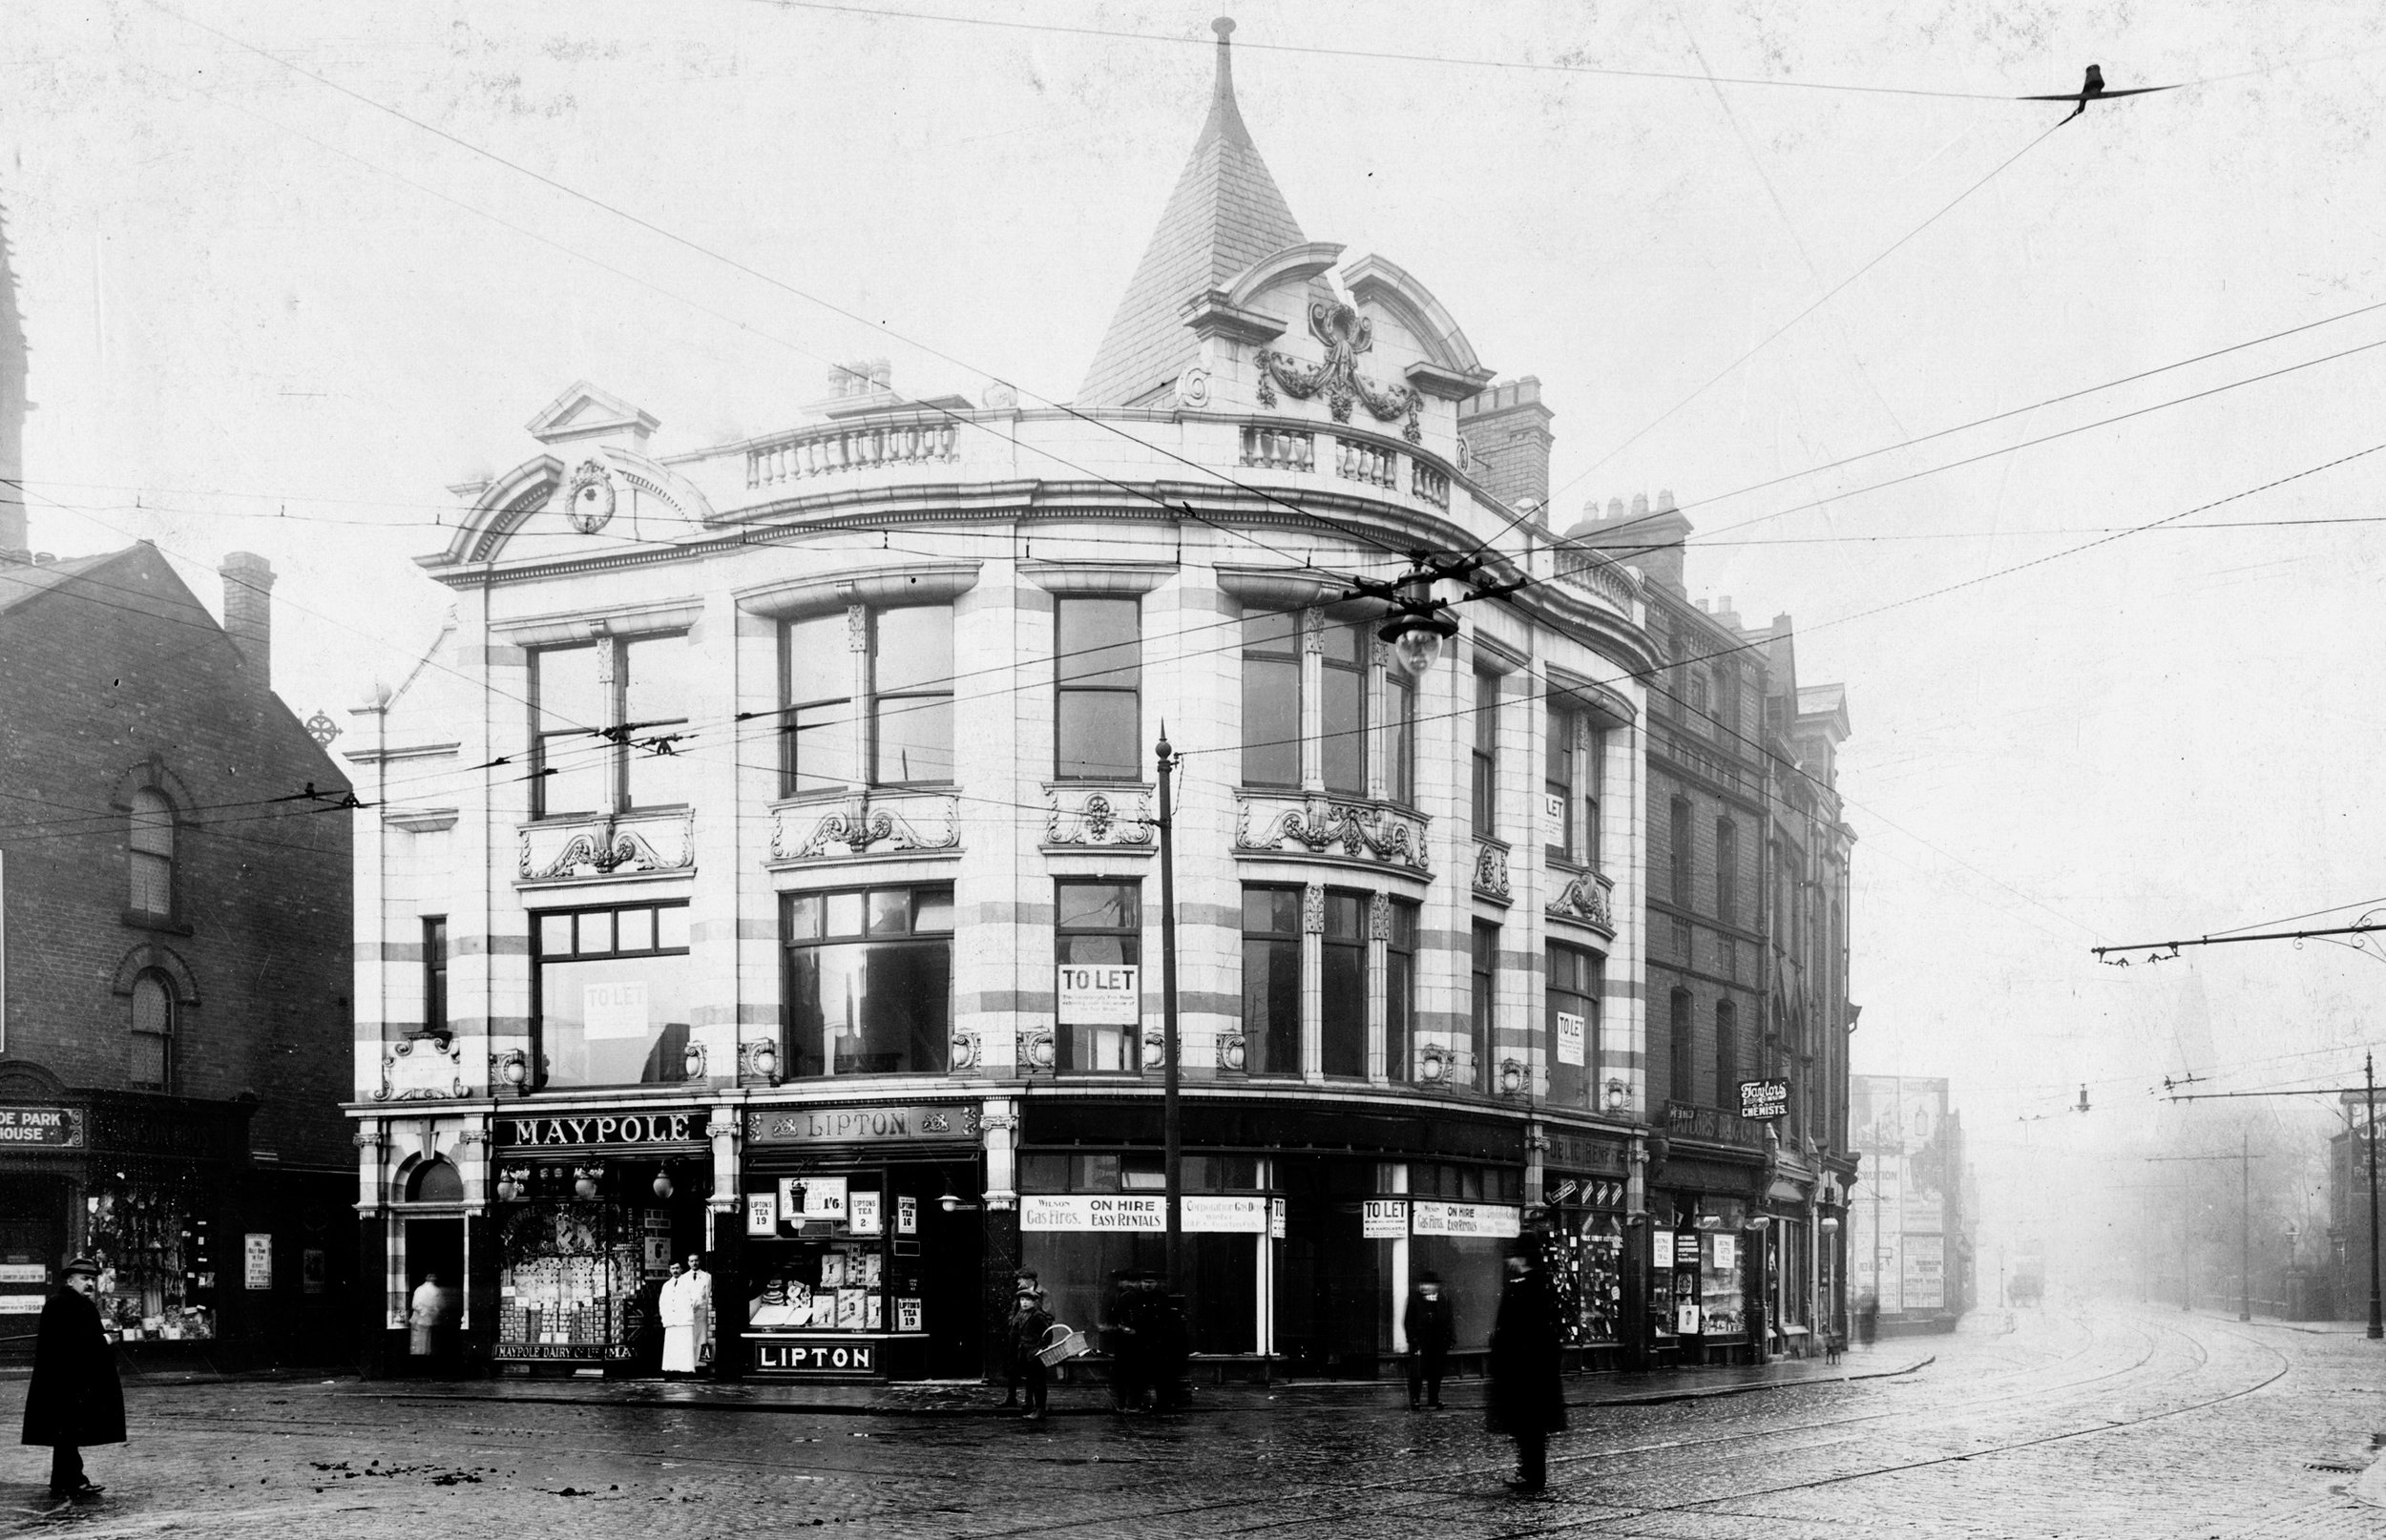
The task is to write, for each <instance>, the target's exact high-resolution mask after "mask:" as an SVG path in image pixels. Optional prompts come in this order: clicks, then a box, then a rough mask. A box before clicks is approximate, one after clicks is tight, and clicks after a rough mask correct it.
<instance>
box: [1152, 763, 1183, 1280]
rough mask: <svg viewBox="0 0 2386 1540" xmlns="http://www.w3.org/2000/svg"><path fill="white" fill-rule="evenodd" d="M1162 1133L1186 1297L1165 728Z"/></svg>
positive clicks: (1171, 1229) (1173, 864)
mask: <svg viewBox="0 0 2386 1540" xmlns="http://www.w3.org/2000/svg"><path fill="white" fill-rule="evenodd" d="M1154 752H1155V753H1157V754H1158V755H1159V757H1160V1021H1161V1049H1160V1051H1161V1054H1162V1064H1161V1075H1162V1079H1161V1093H1160V1095H1161V1099H1160V1105H1161V1127H1162V1140H1163V1141H1164V1143H1163V1148H1164V1149H1165V1151H1166V1154H1165V1155H1164V1156H1163V1157H1162V1158H1163V1160H1164V1161H1165V1163H1166V1169H1167V1180H1168V1292H1169V1293H1171V1294H1178V1295H1181V1294H1183V1292H1184V1109H1183V1104H1182V1103H1181V1101H1180V1099H1179V1097H1178V1093H1177V1092H1178V1087H1177V819H1176V810H1175V806H1174V804H1173V803H1172V802H1171V801H1170V799H1169V791H1170V786H1169V775H1170V773H1171V772H1172V771H1174V770H1175V769H1176V766H1177V759H1176V754H1175V752H1174V751H1173V750H1171V749H1170V748H1169V746H1168V724H1167V723H1166V722H1162V723H1161V724H1160V742H1159V743H1158V744H1157V745H1155V747H1154Z"/></svg>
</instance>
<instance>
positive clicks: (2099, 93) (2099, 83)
mask: <svg viewBox="0 0 2386 1540" xmlns="http://www.w3.org/2000/svg"><path fill="white" fill-rule="evenodd" d="M2177 89H2179V88H2178V87H2176V86H2131V87H2129V88H2128V89H2127V90H2125V91H2106V90H2105V89H2104V72H2103V69H2102V68H2100V67H2099V66H2097V65H2093V64H2091V65H2089V66H2088V67H2087V78H2086V79H2084V80H2083V81H2081V82H2080V89H2079V90H2077V91H2065V92H2059V93H2057V94H2054V95H2051V96H2017V97H2015V98H2014V99H2015V100H2016V101H2070V102H2078V103H2079V104H2080V105H2079V106H2077V107H2074V108H2073V109H2071V117H2077V116H2079V115H2080V114H2082V113H2084V112H2086V111H2087V104H2088V103H2089V102H2092V101H2098V100H2105V99H2109V98H2111V97H2114V96H2143V95H2145V94H2148V93H2151V92H2156V91H2176V90H2177ZM2071 117H2066V118H2064V119H2063V121H2064V122H2066V123H2068V122H2070V121H2071Z"/></svg>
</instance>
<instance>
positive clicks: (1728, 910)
mask: <svg viewBox="0 0 2386 1540" xmlns="http://www.w3.org/2000/svg"><path fill="white" fill-rule="evenodd" d="M1739 893H1740V826H1739V825H1738V824H1737V823H1734V822H1731V820H1729V819H1727V818H1719V819H1717V820H1716V821H1715V918H1716V919H1717V920H1720V921H1722V922H1723V923H1724V924H1725V925H1732V924H1735V923H1737V920H1738V916H1739V904H1738V902H1737V900H1738V898H1739Z"/></svg>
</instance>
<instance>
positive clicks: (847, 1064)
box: [785, 887, 952, 1079]
mask: <svg viewBox="0 0 2386 1540" xmlns="http://www.w3.org/2000/svg"><path fill="white" fill-rule="evenodd" d="M785 935H786V948H787V963H786V1001H787V1035H788V1038H789V1040H790V1041H789V1045H788V1046H789V1048H790V1050H791V1052H790V1055H789V1057H790V1058H791V1059H792V1061H793V1064H794V1067H795V1074H796V1076H797V1078H799V1079H804V1078H811V1077H816V1076H821V1075H837V1074H941V1073H943V1072H944V1071H945V1069H946V1067H947V1065H948V1064H950V1063H951V1061H952V888H950V887H873V888H856V889H851V890H848V891H845V892H837V893H793V894H789V895H788V896H787V899H786V909H785Z"/></svg>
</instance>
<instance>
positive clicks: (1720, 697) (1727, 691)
mask: <svg viewBox="0 0 2386 1540" xmlns="http://www.w3.org/2000/svg"><path fill="white" fill-rule="evenodd" d="M1715 736H1716V737H1717V738H1719V739H1722V738H1738V737H1739V736H1740V669H1739V665H1737V664H1735V663H1733V662H1731V661H1730V660H1729V659H1726V660H1725V661H1724V662H1722V663H1721V664H1718V665H1717V666H1716V669H1715Z"/></svg>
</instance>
